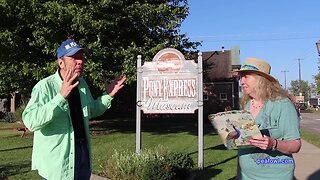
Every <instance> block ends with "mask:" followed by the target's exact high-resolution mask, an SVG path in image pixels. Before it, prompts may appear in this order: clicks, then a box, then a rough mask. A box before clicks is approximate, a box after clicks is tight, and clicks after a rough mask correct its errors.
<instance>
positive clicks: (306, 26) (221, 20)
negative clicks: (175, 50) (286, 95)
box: [181, 0, 320, 88]
mask: <svg viewBox="0 0 320 180" xmlns="http://www.w3.org/2000/svg"><path fill="white" fill-rule="evenodd" d="M189 6H190V9H189V13H190V14H189V16H188V17H187V19H186V20H185V21H184V22H183V23H182V27H181V33H186V34H187V36H188V37H190V39H191V40H193V41H202V46H201V47H199V48H198V49H199V50H200V51H211V50H221V47H222V46H224V47H225V49H227V50H229V49H230V48H231V47H233V46H239V47H240V52H241V53H240V60H241V63H243V62H244V60H245V59H246V58H248V57H257V58H261V59H264V60H266V61H268V62H269V63H270V64H271V66H272V69H271V74H272V75H273V76H274V77H275V78H277V79H278V80H279V81H280V83H281V84H282V85H283V86H285V76H286V86H287V88H288V87H290V83H291V81H292V80H298V79H299V66H298V60H297V59H302V60H300V63H301V66H300V67H301V68H300V69H301V79H302V80H305V81H308V82H309V83H313V82H314V79H313V76H314V75H316V74H318V73H319V71H318V65H320V64H318V62H319V60H318V58H319V56H318V53H317V49H316V45H315V43H316V42H317V41H318V40H320V11H319V8H320V0H306V1H303V0H267V1H266V0H264V1H263V0H189ZM282 71H288V72H286V73H284V72H282Z"/></svg>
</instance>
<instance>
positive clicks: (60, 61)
mask: <svg viewBox="0 0 320 180" xmlns="http://www.w3.org/2000/svg"><path fill="white" fill-rule="evenodd" d="M58 66H59V69H63V68H64V61H63V60H62V59H61V58H60V59H58Z"/></svg>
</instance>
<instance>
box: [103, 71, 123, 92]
mask: <svg viewBox="0 0 320 180" xmlns="http://www.w3.org/2000/svg"><path fill="white" fill-rule="evenodd" d="M126 79H127V77H126V76H125V75H124V76H122V77H116V78H115V79H114V80H113V81H112V82H111V83H110V84H107V82H105V88H106V91H107V93H108V94H109V95H110V96H112V97H114V96H115V95H116V94H117V92H118V91H119V90H120V89H121V88H122V87H123V86H124V82H125V81H126Z"/></svg>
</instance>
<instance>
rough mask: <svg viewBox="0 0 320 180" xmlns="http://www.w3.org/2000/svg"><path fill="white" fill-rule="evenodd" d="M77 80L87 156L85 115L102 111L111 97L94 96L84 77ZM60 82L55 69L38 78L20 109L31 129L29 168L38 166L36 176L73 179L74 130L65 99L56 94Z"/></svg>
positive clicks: (108, 104)
mask: <svg viewBox="0 0 320 180" xmlns="http://www.w3.org/2000/svg"><path fill="white" fill-rule="evenodd" d="M79 82H80V83H79V85H78V86H77V88H78V89H79V93H80V100H81V106H82V111H83V119H84V128H85V134H86V139H87V142H88V143H87V144H88V149H89V153H90V157H91V148H90V147H91V146H90V135H89V119H90V118H93V117H96V116H100V115H102V114H103V113H104V112H105V110H107V109H108V108H110V106H111V100H112V99H113V98H112V97H111V96H109V95H107V94H104V95H102V96H101V97H99V98H97V99H96V100H94V99H93V97H92V95H91V92H90V90H89V87H88V85H87V83H86V82H85V81H84V79H82V78H80V79H79ZM61 85H62V80H61V78H60V76H59V73H58V71H57V72H56V73H55V74H53V75H51V76H49V77H47V78H45V79H43V80H41V81H39V82H38V83H37V84H36V85H35V86H34V88H33V89H32V94H31V99H30V101H29V103H28V105H27V107H26V109H25V110H24V112H23V113H22V119H23V122H24V124H25V126H26V127H27V128H28V129H29V130H30V131H34V139H33V151H32V170H38V172H39V175H40V176H42V177H44V178H46V179H49V180H51V179H53V180H56V179H70V180H71V179H74V167H75V147H74V144H75V143H74V130H73V127H72V121H71V116H70V108H69V104H68V101H67V100H66V99H65V98H64V97H63V96H62V95H61V94H60V89H61ZM90 159H91V158H90ZM90 162H91V160H90Z"/></svg>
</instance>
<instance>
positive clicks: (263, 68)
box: [234, 58, 278, 82]
mask: <svg viewBox="0 0 320 180" xmlns="http://www.w3.org/2000/svg"><path fill="white" fill-rule="evenodd" d="M270 70H271V66H270V64H269V63H268V62H266V61H264V60H262V59H258V58H247V59H246V61H245V62H244V64H243V65H242V66H241V68H240V69H239V70H235V71H234V72H237V73H238V74H241V73H242V72H248V73H255V74H258V75H260V76H263V77H265V78H267V79H269V80H270V81H273V82H277V81H278V80H277V79H276V78H274V77H273V76H271V75H270Z"/></svg>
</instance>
